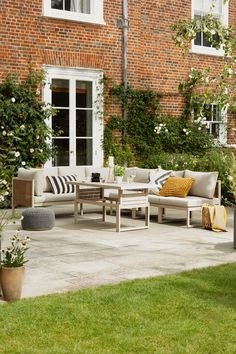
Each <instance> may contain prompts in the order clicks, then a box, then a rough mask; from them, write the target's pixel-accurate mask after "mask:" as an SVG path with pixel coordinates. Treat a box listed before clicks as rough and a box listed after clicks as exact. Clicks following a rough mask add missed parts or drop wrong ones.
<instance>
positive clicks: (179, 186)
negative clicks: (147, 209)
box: [159, 177, 194, 197]
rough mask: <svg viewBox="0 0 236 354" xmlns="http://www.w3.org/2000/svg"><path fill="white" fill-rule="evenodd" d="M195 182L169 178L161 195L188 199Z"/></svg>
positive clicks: (191, 179)
mask: <svg viewBox="0 0 236 354" xmlns="http://www.w3.org/2000/svg"><path fill="white" fill-rule="evenodd" d="M193 182H194V178H182V177H169V178H168V179H167V181H166V182H165V184H164V185H163V187H162V189H161V190H160V192H159V195H161V196H162V197H186V196H187V195H188V192H189V191H190V188H191V187H192V184H193Z"/></svg>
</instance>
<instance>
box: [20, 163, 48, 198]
mask: <svg viewBox="0 0 236 354" xmlns="http://www.w3.org/2000/svg"><path fill="white" fill-rule="evenodd" d="M18 177H19V178H22V179H26V180H34V195H37V196H40V195H42V194H43V189H44V185H45V177H44V170H43V169H41V168H39V169H38V168H30V169H26V168H19V170H18Z"/></svg>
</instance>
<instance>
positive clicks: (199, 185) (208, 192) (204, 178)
mask: <svg viewBox="0 0 236 354" xmlns="http://www.w3.org/2000/svg"><path fill="white" fill-rule="evenodd" d="M184 177H187V178H194V183H193V185H192V187H191V189H190V191H189V195H195V196H198V197H203V198H210V199H211V198H213V197H214V192H215V187H216V182H217V178H218V172H196V171H190V170H185V171H184Z"/></svg>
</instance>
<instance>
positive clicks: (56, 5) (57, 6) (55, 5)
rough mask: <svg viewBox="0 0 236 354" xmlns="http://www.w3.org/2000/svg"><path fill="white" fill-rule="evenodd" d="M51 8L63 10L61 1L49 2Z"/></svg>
mask: <svg viewBox="0 0 236 354" xmlns="http://www.w3.org/2000/svg"><path fill="white" fill-rule="evenodd" d="M51 8H52V9H58V10H63V0H52V1H51Z"/></svg>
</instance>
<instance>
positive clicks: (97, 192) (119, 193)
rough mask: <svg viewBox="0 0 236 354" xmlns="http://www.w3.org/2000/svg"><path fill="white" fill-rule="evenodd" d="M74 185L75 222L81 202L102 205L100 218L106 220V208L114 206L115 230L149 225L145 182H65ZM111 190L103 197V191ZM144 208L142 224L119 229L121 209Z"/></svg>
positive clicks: (128, 229)
mask: <svg viewBox="0 0 236 354" xmlns="http://www.w3.org/2000/svg"><path fill="white" fill-rule="evenodd" d="M67 183H70V184H73V185H75V187H76V196H75V203H74V213H75V223H77V221H78V214H79V207H78V206H79V204H80V211H81V214H82V213H83V204H92V205H100V206H101V207H102V210H103V213H102V220H103V221H106V209H107V208H114V209H115V211H116V231H117V232H120V231H130V230H139V229H147V228H148V227H149V202H148V186H149V185H148V184H147V183H121V184H116V183H107V182H84V181H74V182H67ZM106 189H109V190H112V191H113V193H111V196H108V197H105V195H104V191H105V190H106ZM137 208H145V219H144V226H142V227H140V226H138V227H129V228H124V229H121V224H120V218H121V210H122V209H137Z"/></svg>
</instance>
